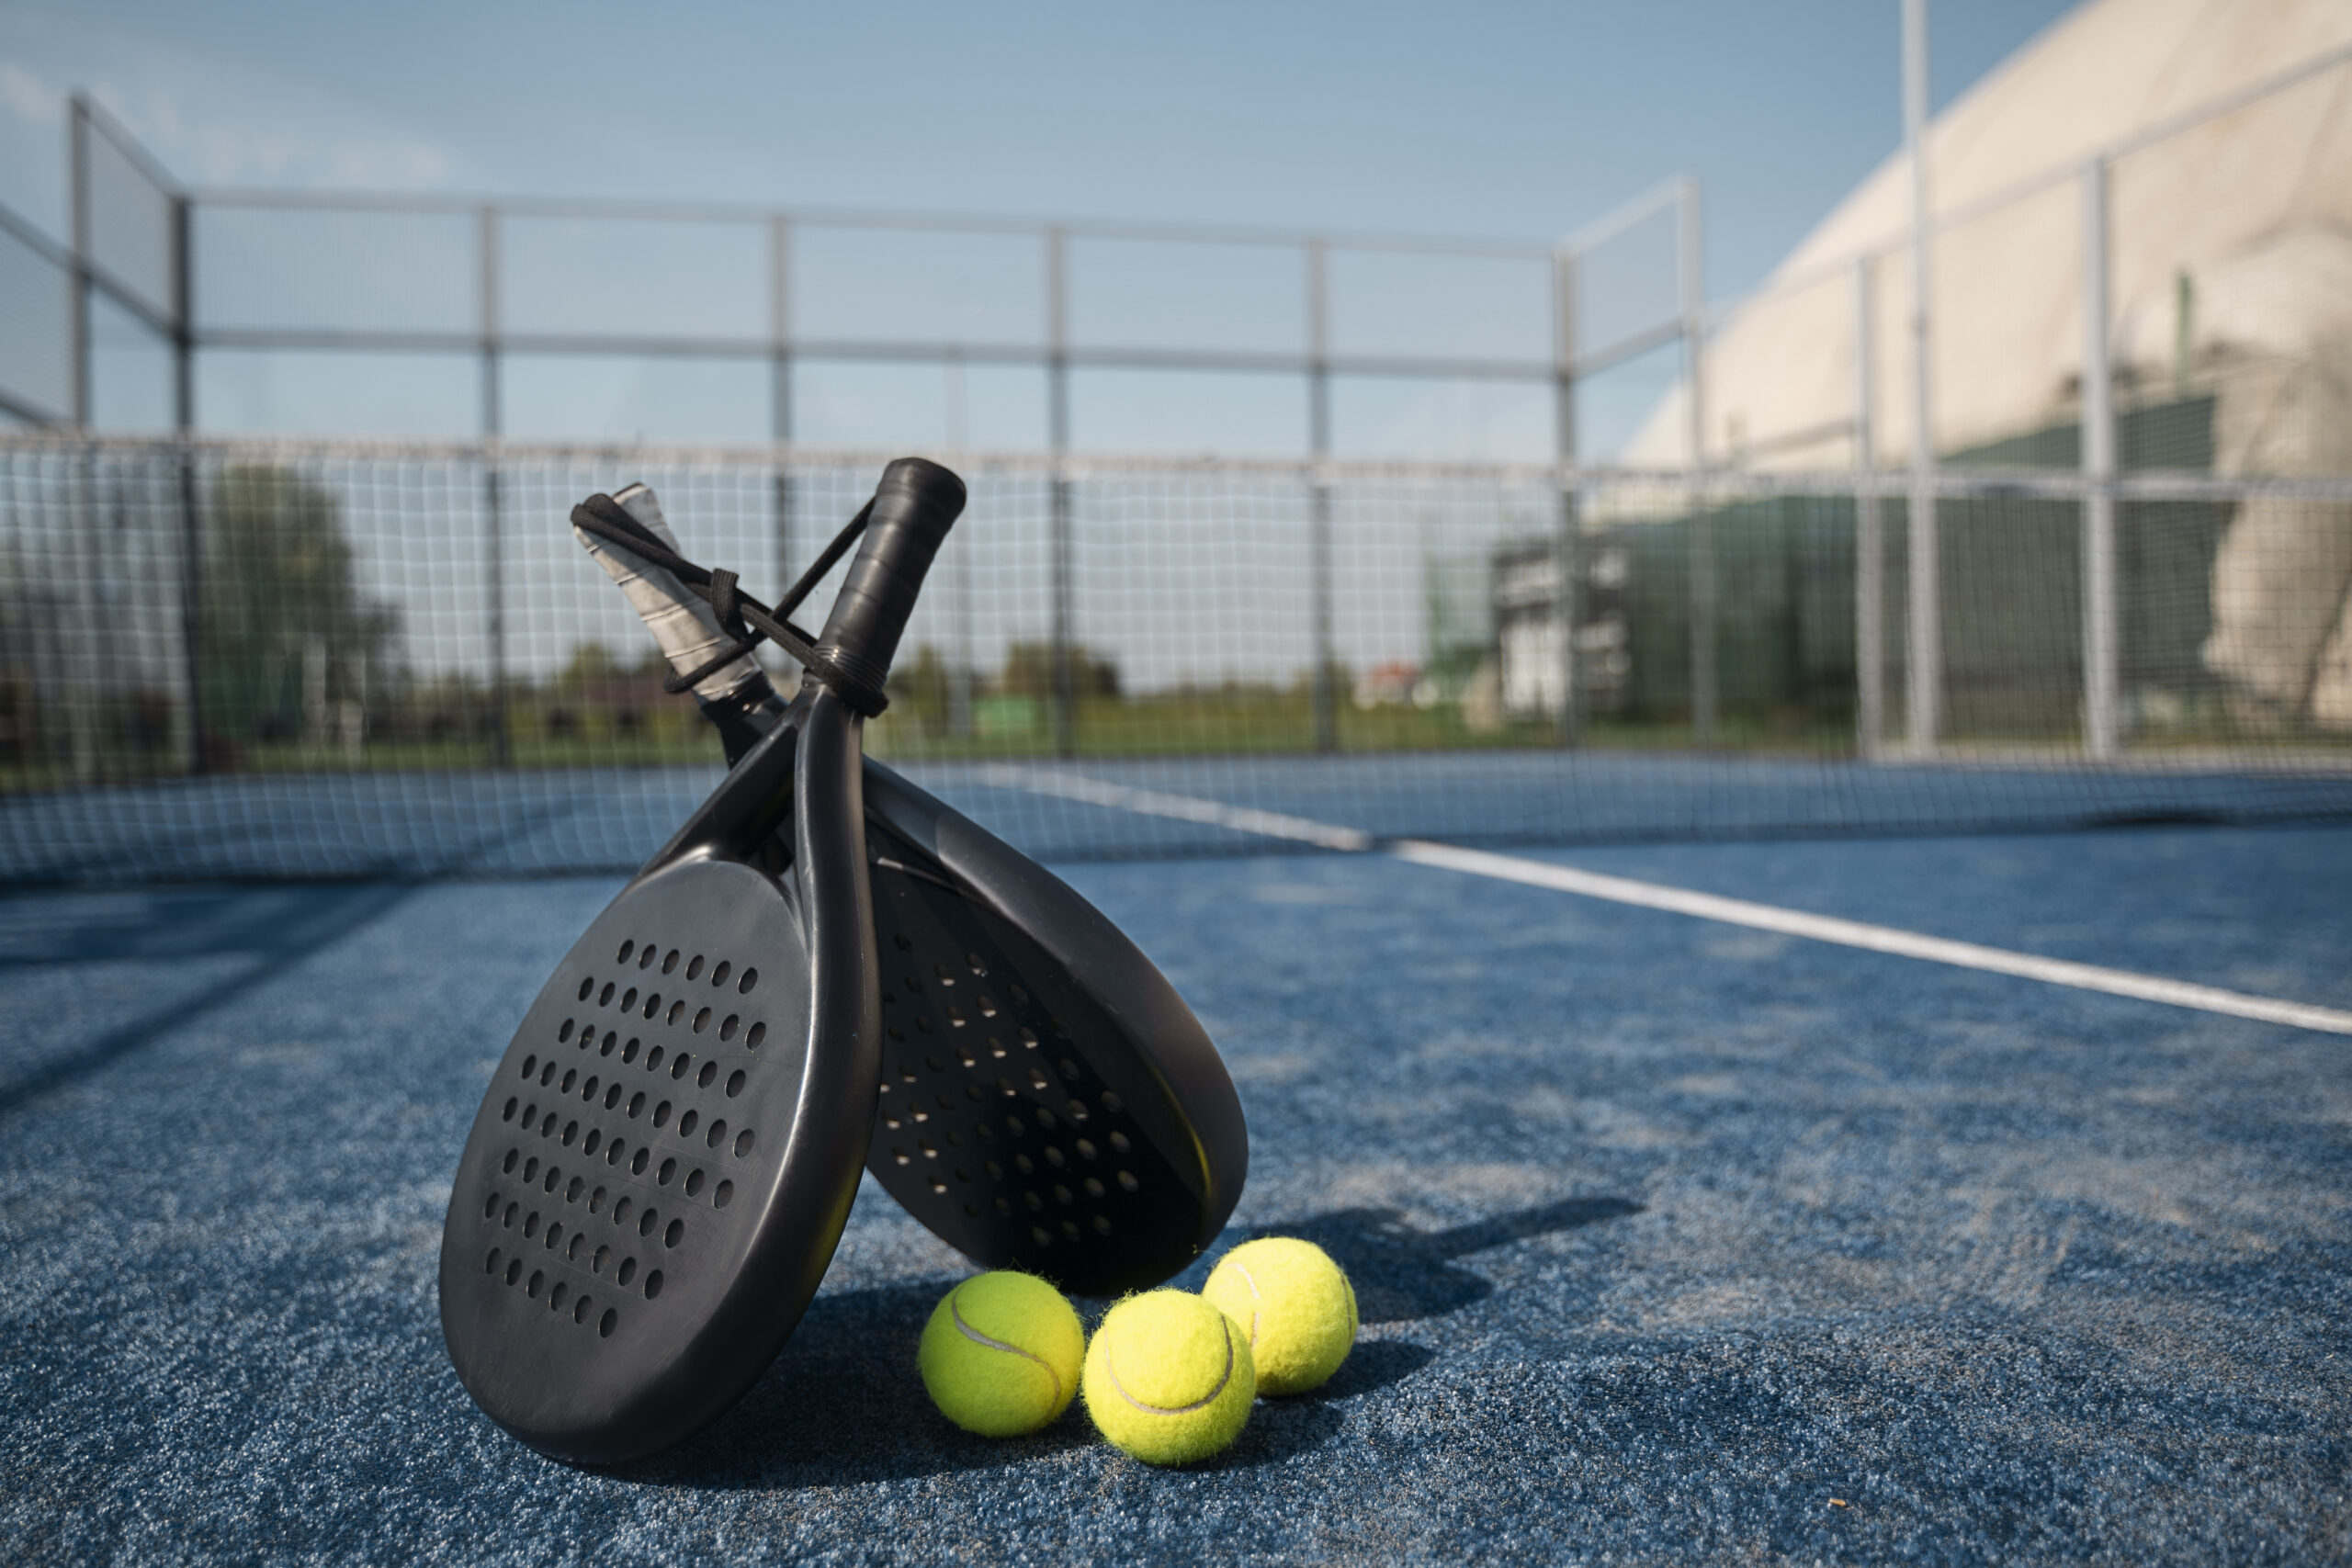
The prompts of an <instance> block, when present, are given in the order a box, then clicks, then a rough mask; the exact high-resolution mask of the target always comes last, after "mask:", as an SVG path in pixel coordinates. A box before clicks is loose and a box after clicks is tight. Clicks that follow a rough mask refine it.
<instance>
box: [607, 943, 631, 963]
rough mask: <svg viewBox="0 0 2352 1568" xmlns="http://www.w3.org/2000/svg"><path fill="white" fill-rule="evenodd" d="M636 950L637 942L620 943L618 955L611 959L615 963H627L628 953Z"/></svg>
mask: <svg viewBox="0 0 2352 1568" xmlns="http://www.w3.org/2000/svg"><path fill="white" fill-rule="evenodd" d="M636 951H637V943H635V942H623V943H621V951H620V955H619V956H618V957H616V958H615V959H614V960H613V962H614V963H616V964H626V963H628V960H629V955H630V954H631V953H635V952H636Z"/></svg>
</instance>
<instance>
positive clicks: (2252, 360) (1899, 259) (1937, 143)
mask: <svg viewBox="0 0 2352 1568" xmlns="http://www.w3.org/2000/svg"><path fill="white" fill-rule="evenodd" d="M2347 49H2352V5H2346V3H2345V0H2092V3H2091V4H2087V5H2085V6H2081V7H2080V8H2079V9H2077V10H2075V12H2073V13H2072V14H2070V15H2069V16H2067V17H2064V19H2063V20H2061V21H2059V22H2058V23H2056V24H2055V25H2053V26H2052V27H2051V28H2049V29H2048V30H2047V31H2045V32H2044V33H2042V34H2041V36H2040V37H2038V38H2036V39H2033V40H2032V41H2031V42H2030V43H2029V44H2028V45H2026V47H2024V48H2023V49H2021V50H2020V51H2018V53H2017V54H2015V55H2014V56H2012V57H2011V58H2010V59H2009V60H2008V61H2007V62H2005V63H2004V64H2003V65H2001V66H2000V67H1999V68H1998V69H1997V70H1996V71H1995V72H1993V73H1991V74H1990V75H1989V76H1987V77H1986V78H1985V80H1984V81H1982V82H1980V83H1979V84H1977V85H1976V86H1974V87H1973V88H1972V89H1971V90H1970V91H1969V92H1968V93H1967V94H1966V95H1964V96H1962V98H1960V99H1959V100H1958V101H1957V102H1955V103H1954V104H1952V105H1951V107H1949V108H1947V109H1946V110H1945V111H1944V112H1943V113H1942V114H1941V115H1939V117H1937V118H1936V119H1935V121H1934V122H1933V124H1932V125H1931V126H1930V127H1929V128H1928V139H1927V148H1928V182H1929V191H1930V199H1931V205H1932V208H1933V209H1934V212H1935V213H1936V215H1937V225H1938V228H1937V235H1936V240H1935V243H1934V245H1933V248H1932V251H1931V261H1932V267H1931V287H1932V289H1933V297H1932V299H1931V301H1930V302H1931V304H1932V305H1933V307H1934V309H1933V313H1932V329H1931V330H1932V337H1931V342H1930V345H1929V355H1930V359H1931V367H1932V369H1931V374H1932V398H1933V402H1934V417H1935V430H1934V443H1933V444H1934V446H1935V448H1936V449H1937V451H1938V452H1939V454H1943V455H1950V454H1953V453H1958V452H1964V451H1967V450H1970V449H1972V448H1978V447H1983V446H1987V445H1989V444H1991V443H1994V442H1996V441H1999V440H2001V439H2003V438H2005V437H2009V436H2013V435H2018V434H2025V433H2029V432H2033V431H2037V430H2046V429H2049V428H2051V427H2052V426H2057V425H2065V424H2071V423H2075V421H2076V419H2077V418H2078V399H2079V389H2080V386H2081V376H2082V369H2083V354H2084V343H2085V332H2084V320H2083V293H2084V291H2083V270H2084V269H2083V236H2084V233H2085V227H2086V224H2085V213H2086V202H2085V197H2084V182H2083V181H2082V180H2081V179H2080V178H2079V177H2075V175H2072V173H2071V171H2075V170H2078V169H2080V168H2081V167H2082V166H2083V165H2085V164H2087V163H2088V161H2089V160H2091V159H2092V158H2094V157H2095V156H2098V155H2101V154H2103V153H2109V152H2112V153H2113V154H2114V156H2113V157H2112V159H2111V161H2110V163H2109V165H2108V167H2109V204H2108V213H2109V228H2108V233H2109V249H2108V254H2109V298H2110V299H2111V301H2112V304H2113V308H2114V314H2113V317H2112V320H2111V342H2110V347H2111V358H2112V365H2113V372H2114V376H2115V384H2116V389H2117V398H2118V401H2119V404H2120V405H2121V406H2124V407H2129V406H2131V404H2132V403H2133V402H2134V401H2152V400H2162V399H2164V398H2166V397H2177V396H2180V395H2184V394H2187V393H2191V392H2197V393H2210V394H2211V395H2212V396H2213V397H2214V398H2215V408H2214V415H2213V435H2214V443H2213V450H2212V453H2211V464H2212V467H2213V468H2214V469H2215V470H2216V471H2218V472H2221V473H2224V474H2240V475H2254V474H2264V475H2311V474H2343V473H2346V472H2352V61H2346V60H2343V59H2340V58H2339V59H2335V60H2334V62H2332V63H2331V57H2339V56H2341V55H2342V54H2343V53H2344V51H2346V50H2347ZM2306 66H2316V67H2318V68H2316V69H2310V70H2306V71H2303V72H2302V73H2301V74H2300V75H2299V76H2297V75H2295V73H2297V72H2298V69H2299V68H2301V67H2306ZM2282 75H2289V76H2294V77H2295V79H2293V80H2292V81H2291V83H2290V85H2285V86H2282V87H2280V88H2278V90H2276V91H2267V92H2258V93H2256V92H2250V91H2249V90H2250V89H2254V88H2257V87H2259V86H2260V85H2262V84H2264V83H2266V82H2267V81H2271V80H2273V79H2276V78H2278V77H2280V76H2282ZM2233 96H2236V98H2237V99H2238V101H2236V102H2234V103H2233V104H2232V105H2231V107H2228V108H2227V109H2226V110H2225V111H2224V112H2222V113H2219V114H2214V115H2211V116H2205V115H2201V114H2199V112H2198V111H2199V110H2200V109H2201V108H2203V107H2206V106H2210V105H2213V104H2216V103H2217V102H2218V103H2230V102H2231V100H2232V99H2233ZM2183 120H2187V121H2188V123H2185V124H2184V123H2178V122H2181V121H2183ZM1909 220H1910V180H1909V171H1908V167H1907V165H1906V164H1905V161H1904V159H1903V158H1902V157H1901V156H1900V155H1897V156H1896V157H1894V158H1891V159H1889V160H1888V161H1887V162H1886V163H1885V164H1883V165H1882V166H1881V167H1880V168H1879V169H1878V170H1877V171H1875V172H1874V173H1873V174H1872V175H1871V177H1870V178H1869V179H1867V180H1865V181H1864V182H1863V183H1862V185H1861V186H1860V187H1859V188H1857V189H1856V190H1855V191H1854V192H1853V194H1852V195H1850V196H1849V197H1847V198H1846V199H1845V200H1844V201H1843V202H1841V203H1839V204H1838V207H1837V209H1835V210H1834V211H1832V212H1831V213H1830V215H1829V216H1828V217H1827V218H1826V219H1825V220H1823V221H1822V223H1821V224H1820V225H1819V226H1818V227H1817V228H1816V229H1815V230H1814V231H1813V232H1812V233H1811V234H1810V235H1808V236H1807V237H1806V239H1805V240H1804V243H1802V244H1800V245H1799V246H1798V247H1797V248H1796V250H1795V251H1794V252H1793V253H1792V254H1791V255H1790V256H1789V257H1788V259H1787V260H1786V261H1785V262H1783V263H1782V264H1781V266H1780V267H1779V268H1778V269H1776V271H1775V272H1774V274H1773V276H1772V278H1771V279H1770V281H1768V282H1767V283H1766V284H1765V286H1764V287H1763V288H1762V289H1761V290H1759V291H1758V294H1757V295H1756V296H1755V297H1754V298H1752V299H1749V300H1748V301H1747V302H1745V303H1744V304H1742V305H1741V306H1740V307H1739V308H1738V309H1737V310H1736V311H1735V312H1734V313H1733V314H1732V315H1731V317H1730V318H1729V319H1728V321H1725V322H1724V325H1723V326H1722V327H1721V328H1720V329H1719V330H1718V331H1717V332H1716V333H1713V336H1712V338H1711V339H1710V341H1709V343H1708V344H1707V347H1706V350H1705V355H1704V359H1703V371H1704V380H1703V387H1704V402H1703V408H1704V412H1705V432H1704V436H1703V439H1704V440H1705V442H1706V446H1707V451H1706V453H1705V455H1704V456H1705V457H1706V458H1707V459H1708V460H1709V461H1710V462H1718V463H1719V462H1724V461H1730V462H1734V463H1743V464H1747V465H1748V466H1752V467H1758V468H1836V467H1844V466H1846V465H1848V464H1849V463H1851V462H1852V461H1853V459H1854V456H1855V452H1856V448H1855V446H1854V445H1853V443H1854V434H1855V430H1856V423H1855V413H1856V386H1857V376H1856V364H1855V354H1856V347H1857V339H1858V337H1859V336H1860V333H1859V332H1858V321H1859V320H1860V315H1861V312H1860V310H1858V308H1857V307H1858V292H1857V291H1858V278H1857V273H1858V271H1860V270H1864V269H1866V270H1867V276H1868V280H1869V288H1870V291H1871V310H1870V314H1869V320H1870V321H1871V349H1872V355H1871V372H1872V379H1873V382H1874V386H1875V394H1874V396H1873V397H1872V399H1871V401H1872V404H1873V406H1872V407H1871V409H1870V410H1869V411H1868V412H1869V415H1870V426H1871V433H1872V437H1873V445H1874V447H1875V456H1876V459H1877V461H1878V462H1880V463H1882V464H1894V465H1900V464H1902V463H1904V462H1905V461H1907V460H1908V457H1909V455H1910V452H1911V449H1912V446H1913V444H1914V440H1915V432H1914V421H1913V412H1912V402H1911V398H1910V396H1909V387H1910V378H1911V349H1910V342H1909V334H1908V333H1907V332H1906V330H1905V323H1906V322H1907V321H1908V320H1909V318H1910V315H1911V309H1912V304H1911V286H1910V279H1911V272H1910V266H1909V260H1908V255H1907V253H1906V250H1905V246H1906V244H1907V237H1908V229H1909ZM1861 258H1871V259H1869V260H1867V261H1865V260H1862V259H1861ZM1686 397H1687V389H1685V388H1681V387H1678V388H1677V389H1675V390H1674V391H1673V392H1672V393H1670V394H1669V395H1668V398H1667V399H1666V400H1664V401H1663V402H1662V403H1661V405H1660V406H1659V407H1658V408H1657V409H1656V410H1655V411H1653V412H1652V414H1651V415H1650V417H1649V419H1648V420H1647V421H1646V423H1645V424H1644V426H1643V428H1642V430H1641V432H1640V433H1639V434H1637V435H1636V437H1635V439H1634V442H1633V444H1632V446H1630V447H1629V448H1628V449H1627V452H1626V454H1625V460H1626V461H1627V462H1629V463H1632V464H1636V465H1642V466H1661V467H1663V466H1679V465H1681V464H1684V463H1687V462H1689V461H1690V460H1691V452H1690V449H1689V442H1690V437H1689V434H1688V432H1689V418H1688V414H1687V412H1686V408H1687V404H1686ZM2149 460H2151V461H2153V462H2154V464H2155V465H2156V466H2159V467H2162V466H2168V459H2167V458H2166V457H2165V456H2164V455H2161V454H2158V455H2154V457H2152V458H2151V459H2149ZM2347 580H2352V516H2347V514H2346V512H2345V509H2343V508H2341V507H2338V506H2333V505H2317V504H2313V503H2310V502H2269V501H2259V500H2257V501H2250V502H2245V504H2243V505H2242V506H2241V507H2240V508H2239V510H2238V514H2237V515H2236V517H2235V518H2234V519H2233V522H2232V524H2231V525H2230V528H2229V532H2228V534H2227V536H2225V537H2224V539H2223V541H2222V547H2221V551H2220V554H2219V557H2218V558H2216V560H2215V562H2214V567H2213V577H2212V590H2211V592H2212V604H2211V610H2212V624H2213V629H2212V633H2211V637H2210V639H2209V640H2208V642H2207V644H2206V649H2205V660H2206V663H2207V666H2208V667H2209V669H2210V670H2211V671H2212V672H2213V673H2214V674H2215V675H2217V676H2221V677H2222V678H2223V679H2225V680H2226V681H2227V682H2230V683H2231V684H2232V686H2233V689H2234V690H2235V691H2236V692H2237V693H2238V694H2240V695H2241V696H2242V697H2244V698H2245V699H2247V700H2248V702H2249V703H2250V704H2251V705H2253V706H2255V707H2259V708H2263V709H2266V710H2267V711H2268V712H2269V713H2270V714H2271V715H2272V716H2288V717H2291V718H2293V719H2295V720H2297V721H2301V722H2309V723H2316V724H2319V725H2322V726H2324V727H2326V728H2339V729H2340V728H2352V608H2347V604H2346V594H2345V592H2344V587H2345V584H2346V581H2347Z"/></svg>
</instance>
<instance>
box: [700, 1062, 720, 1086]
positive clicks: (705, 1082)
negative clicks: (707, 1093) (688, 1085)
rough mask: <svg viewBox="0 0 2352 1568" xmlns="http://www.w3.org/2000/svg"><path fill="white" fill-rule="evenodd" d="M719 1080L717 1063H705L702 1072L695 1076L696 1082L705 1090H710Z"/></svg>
mask: <svg viewBox="0 0 2352 1568" xmlns="http://www.w3.org/2000/svg"><path fill="white" fill-rule="evenodd" d="M717 1081H718V1063H717V1062H705V1063H704V1064H703V1065H702V1071H701V1072H699V1073H696V1074H695V1083H697V1084H700V1085H701V1086H702V1087H703V1088H705V1089H708V1088H709V1087H710V1086H711V1085H712V1084H714V1083H716V1082H717Z"/></svg>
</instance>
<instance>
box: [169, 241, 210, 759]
mask: <svg viewBox="0 0 2352 1568" xmlns="http://www.w3.org/2000/svg"><path fill="white" fill-rule="evenodd" d="M191 211H192V206H191V204H190V202H189V201H188V198H187V197H185V196H175V197H173V198H172V423H173V424H174V425H175V427H176V428H177V429H178V431H179V433H180V435H181V437H182V438H183V440H185V438H186V437H187V435H188V434H190V433H191V432H192V431H194V430H195V428H196V324H195V318H194V315H193V306H194V302H195V297H196V296H195V289H194V288H193V287H192V286H191V284H190V282H189V274H188V265H189V257H190V254H191V252H192V247H191V246H190V244H189V243H188V242H189V233H188V231H189V226H190V223H191V221H192V220H191ZM178 467H179V487H180V660H181V664H182V666H183V669H184V671H185V675H186V682H187V689H186V692H185V694H184V695H183V696H182V698H181V701H182V702H183V704H184V705H186V707H187V735H186V736H185V737H184V738H183V739H182V741H181V749H180V769H181V771H182V772H183V773H202V772H203V771H204V663H203V660H204V536H203V533H202V529H201V521H202V520H201V516H200V513H198V508H197V503H196V453H195V451H194V450H193V449H192V448H191V447H189V446H185V445H184V446H182V447H181V448H180V454H179V464H178Z"/></svg>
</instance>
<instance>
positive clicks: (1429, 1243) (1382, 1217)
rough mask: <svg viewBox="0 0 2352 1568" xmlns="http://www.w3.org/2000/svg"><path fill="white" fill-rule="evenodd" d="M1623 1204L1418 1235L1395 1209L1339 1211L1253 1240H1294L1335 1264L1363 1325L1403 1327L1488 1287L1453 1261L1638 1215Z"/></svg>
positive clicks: (1564, 1206)
mask: <svg viewBox="0 0 2352 1568" xmlns="http://www.w3.org/2000/svg"><path fill="white" fill-rule="evenodd" d="M1641 1212H1642V1205H1640V1204H1639V1203H1636V1202H1634V1201H1632V1200H1631V1199H1626V1198H1567V1199H1563V1200H1561V1201H1558V1202H1554V1203H1539V1204H1537V1205H1535V1206H1533V1207H1532V1208H1526V1209H1518V1210H1514V1211H1512V1212H1511V1213H1507V1214H1498V1215H1496V1216H1495V1217H1494V1218H1492V1219H1486V1220H1478V1221H1476V1222H1474V1223H1472V1224H1466V1225H1456V1226H1454V1227H1453V1228H1452V1229H1451V1230H1442V1231H1417V1230H1414V1229H1413V1228H1411V1226H1410V1225H1409V1224H1407V1222H1406V1220H1405V1217H1404V1216H1403V1215H1402V1214H1400V1213H1398V1212H1397V1211H1396V1210H1394V1209H1340V1210H1335V1211H1333V1212H1331V1213H1324V1214H1314V1215H1309V1216H1308V1217H1307V1218H1306V1219H1303V1220H1297V1221H1293V1222H1290V1223H1288V1224H1278V1225H1272V1226H1268V1227H1266V1228H1265V1229H1263V1230H1261V1231H1257V1232H1253V1233H1251V1234H1252V1235H1253V1236H1254V1235H1295V1236H1303V1237H1305V1238H1306V1240H1308V1241H1311V1242H1313V1243H1315V1244H1316V1245H1317V1247H1321V1248H1322V1249H1323V1250H1324V1251H1326V1252H1328V1253H1329V1254H1330V1255H1331V1256H1332V1258H1335V1259H1337V1260H1338V1262H1339V1265H1340V1268H1342V1269H1346V1270H1347V1271H1348V1278H1349V1280H1351V1282H1352V1283H1353V1284H1354V1286H1355V1288H1356V1310H1357V1313H1358V1314H1359V1315H1360V1316H1361V1317H1362V1318H1363V1321H1364V1322H1366V1323H1409V1322H1411V1321H1413V1320H1415V1319H1417V1318H1424V1317H1439V1316H1442V1315H1443V1314H1446V1313H1450V1312H1458V1311H1460V1310H1461V1309H1462V1308H1464V1307H1465V1306H1468V1305H1469V1304H1470V1303H1473V1302H1478V1301H1484V1300H1485V1299H1486V1298H1487V1297H1488V1296H1490V1295H1492V1294H1494V1292H1495V1288H1494V1286H1493V1285H1492V1284H1490V1283H1488V1282H1487V1280H1484V1279H1482V1278H1480V1277H1479V1276H1478V1275H1476V1274H1474V1273H1472V1272H1471V1271H1470V1270H1469V1269H1463V1268H1459V1267H1457V1266H1456V1264H1455V1259H1457V1258H1465V1257H1467V1256H1469V1255H1470V1254H1471V1253H1474V1252H1484V1251H1486V1250H1487V1248H1489V1247H1503V1246H1506V1245H1508V1244H1510V1243H1511V1242H1516V1241H1526V1240H1529V1239H1531V1238H1532V1237H1535V1236H1539V1235H1554V1234H1556V1233H1558V1232H1560V1231H1567V1230H1576V1229H1577V1228H1579V1227H1581V1226H1584V1225H1590V1224H1600V1222H1602V1221H1603V1220H1615V1219H1623V1217H1625V1216H1626V1215H1628V1214H1638V1213H1641Z"/></svg>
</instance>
